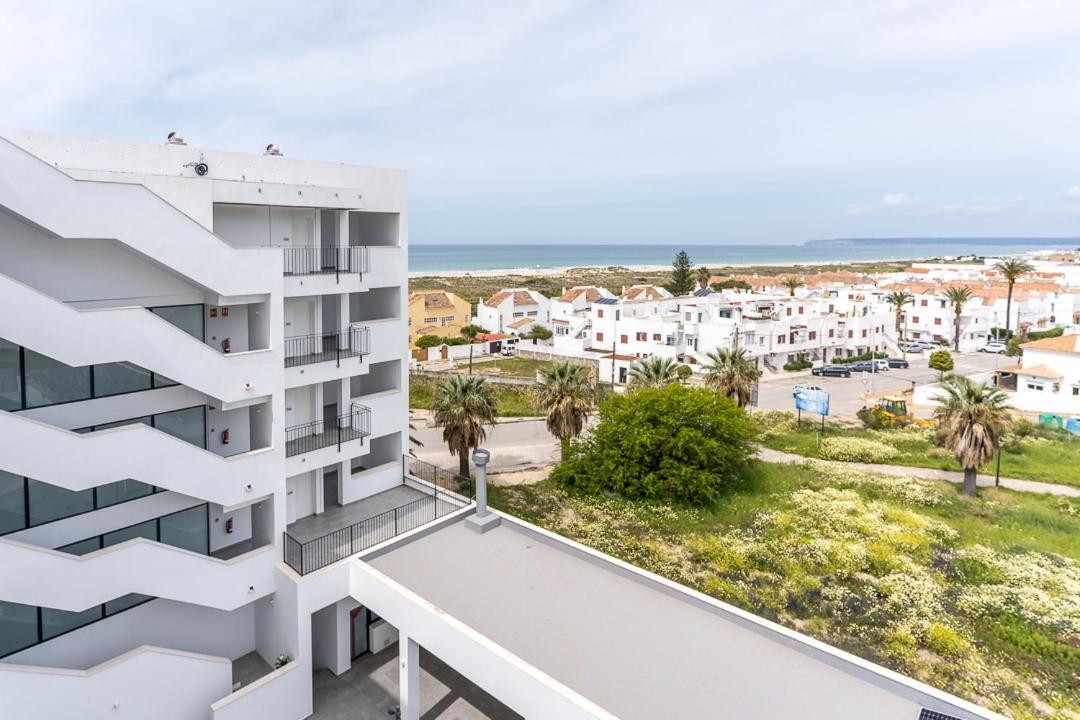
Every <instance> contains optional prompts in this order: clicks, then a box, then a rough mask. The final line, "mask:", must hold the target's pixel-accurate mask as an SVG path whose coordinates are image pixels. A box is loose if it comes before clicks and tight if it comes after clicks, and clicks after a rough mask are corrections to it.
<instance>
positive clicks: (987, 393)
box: [934, 375, 1012, 497]
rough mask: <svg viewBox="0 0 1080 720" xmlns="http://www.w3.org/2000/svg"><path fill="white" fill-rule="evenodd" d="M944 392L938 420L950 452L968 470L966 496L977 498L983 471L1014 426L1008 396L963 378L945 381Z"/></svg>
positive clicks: (936, 413)
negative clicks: (979, 471) (982, 468)
mask: <svg viewBox="0 0 1080 720" xmlns="http://www.w3.org/2000/svg"><path fill="white" fill-rule="evenodd" d="M941 389H942V390H943V391H944V393H943V394H939V395H938V396H937V397H936V398H935V399H936V400H937V401H938V403H939V404H938V407H937V408H936V409H935V410H934V417H935V418H936V419H937V421H938V427H939V428H941V430H940V431H939V432H941V433H942V440H943V442H944V445H945V447H946V449H948V450H950V451H951V452H952V454H953V456H954V457H955V458H956V461H957V462H958V463H960V466H961V467H962V468H964V494H965V495H968V496H970V497H974V496H975V491H976V484H975V481H976V478H977V475H978V470H979V468H980V467H982V466H983V465H985V464H986V463H988V462H990V459H991V458H992V457H994V453H995V452H997V451H998V441H999V439H1000V438H1001V436H1002V435H1003V434H1004V433H1005V432H1006V431H1007V430H1009V428H1011V427H1012V418H1011V417H1010V416H1009V409H1008V396H1007V395H1006V394H1005V392H1004V391H1003V390H1001V389H1000V388H996V387H991V386H990V385H987V384H985V383H978V382H975V381H973V380H971V379H970V378H967V377H964V376H963V375H950V376H949V377H947V378H945V381H944V382H943V383H942V384H941Z"/></svg>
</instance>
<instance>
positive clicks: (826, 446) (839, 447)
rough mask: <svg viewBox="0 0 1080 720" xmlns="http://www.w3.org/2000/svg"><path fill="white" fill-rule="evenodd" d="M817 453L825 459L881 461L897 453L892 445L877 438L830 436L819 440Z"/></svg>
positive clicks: (889, 458)
mask: <svg viewBox="0 0 1080 720" xmlns="http://www.w3.org/2000/svg"><path fill="white" fill-rule="evenodd" d="M818 454H819V455H821V457H823V458H824V459H826V460H841V461H843V462H869V463H881V462H885V461H886V460H891V459H892V458H894V457H896V455H897V454H898V453H897V451H896V448H894V447H893V446H891V445H886V444H885V443H883V442H878V441H877V440H864V439H862V438H853V437H831V438H825V439H824V440H822V441H821V450H820V451H819V453H818Z"/></svg>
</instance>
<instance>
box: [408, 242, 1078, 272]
mask: <svg viewBox="0 0 1080 720" xmlns="http://www.w3.org/2000/svg"><path fill="white" fill-rule="evenodd" d="M1078 244H1080V239H1077V238H960V239H958V238H911V239H903V238H888V239H885V238H865V239H863V238H860V239H852V240H828V241H820V240H816V241H810V242H807V243H804V244H802V245H676V244H665V245H634V244H623V245H619V244H593V245H587V244H581V245H556V244H543V245H541V244H527V245H510V244H506V245H464V244H460V245H439V244H432V245H424V244H413V245H410V246H409V272H410V273H438V272H472V271H486V272H490V271H493V270H550V269H556V268H572V267H607V266H612V265H614V266H643V265H646V266H647V265H668V264H670V263H671V261H672V260H673V259H674V256H675V253H676V252H678V251H679V250H686V252H687V253H689V254H690V259H691V260H693V261H694V263H695V264H696V265H718V266H719V265H742V264H777V265H790V264H809V263H823V262H855V261H873V260H914V259H920V258H931V257H958V256H962V255H1012V254H1017V253H1022V252H1027V251H1030V250H1044V249H1045V250H1053V249H1067V248H1075V247H1077V245H1078Z"/></svg>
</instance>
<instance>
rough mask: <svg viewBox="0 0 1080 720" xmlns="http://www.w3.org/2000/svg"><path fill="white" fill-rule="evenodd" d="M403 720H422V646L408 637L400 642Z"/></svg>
mask: <svg viewBox="0 0 1080 720" xmlns="http://www.w3.org/2000/svg"><path fill="white" fill-rule="evenodd" d="M398 690H399V692H400V698H399V700H400V704H401V720H420V646H419V645H417V644H416V641H415V640H413V639H412V638H411V637H409V636H407V635H404V634H403V635H401V637H400V638H399V640H398Z"/></svg>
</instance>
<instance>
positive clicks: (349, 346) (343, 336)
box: [285, 327, 371, 368]
mask: <svg viewBox="0 0 1080 720" xmlns="http://www.w3.org/2000/svg"><path fill="white" fill-rule="evenodd" d="M370 352H371V350H370V332H369V331H368V328H366V327H351V328H349V329H348V330H343V331H341V332H336V333H329V334H326V333H322V334H315V335H298V336H296V337H290V338H285V367H287V368H291V367H298V366H301V365H314V364H316V363H321V362H329V361H335V362H337V364H338V367H341V360H342V358H352V357H363V356H365V355H367V354H368V353H370Z"/></svg>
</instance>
